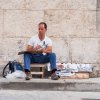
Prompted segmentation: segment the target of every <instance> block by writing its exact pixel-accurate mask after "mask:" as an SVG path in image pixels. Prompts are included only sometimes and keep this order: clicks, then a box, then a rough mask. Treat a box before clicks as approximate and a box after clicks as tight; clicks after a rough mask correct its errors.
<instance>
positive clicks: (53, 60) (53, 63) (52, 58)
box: [48, 53, 59, 80]
mask: <svg viewBox="0 0 100 100" xmlns="http://www.w3.org/2000/svg"><path fill="white" fill-rule="evenodd" d="M48 56H49V62H50V66H51V70H52V71H51V79H53V80H58V79H59V76H57V75H56V73H55V71H56V70H57V68H56V54H55V53H50V54H48Z"/></svg>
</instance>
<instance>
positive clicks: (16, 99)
mask: <svg viewBox="0 0 100 100" xmlns="http://www.w3.org/2000/svg"><path fill="white" fill-rule="evenodd" d="M99 94H100V93H99V92H73V91H34V90H33V91H20V90H0V100H100V95H99Z"/></svg>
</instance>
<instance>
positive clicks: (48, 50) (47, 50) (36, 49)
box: [27, 45, 52, 53]
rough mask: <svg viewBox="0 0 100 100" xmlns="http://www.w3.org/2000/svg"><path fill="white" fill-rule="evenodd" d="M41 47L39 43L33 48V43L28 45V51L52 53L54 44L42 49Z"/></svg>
mask: <svg viewBox="0 0 100 100" xmlns="http://www.w3.org/2000/svg"><path fill="white" fill-rule="evenodd" d="M39 48H41V47H40V46H39V45H38V46H37V47H35V48H33V47H32V46H31V45H28V46H27V51H29V52H42V53H51V52H52V46H48V47H47V48H45V49H40V50H39Z"/></svg>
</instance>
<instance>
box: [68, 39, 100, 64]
mask: <svg viewBox="0 0 100 100" xmlns="http://www.w3.org/2000/svg"><path fill="white" fill-rule="evenodd" d="M70 54H71V55H70V56H71V57H72V62H73V63H74V62H75V63H97V62H99V61H100V39H99V38H72V39H71V43H70Z"/></svg>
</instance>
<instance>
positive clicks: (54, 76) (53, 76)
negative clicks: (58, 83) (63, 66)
mask: <svg viewBox="0 0 100 100" xmlns="http://www.w3.org/2000/svg"><path fill="white" fill-rule="evenodd" d="M59 78H60V77H59V76H58V75H56V74H55V73H53V74H52V75H51V79H52V80H58V79H59Z"/></svg>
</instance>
